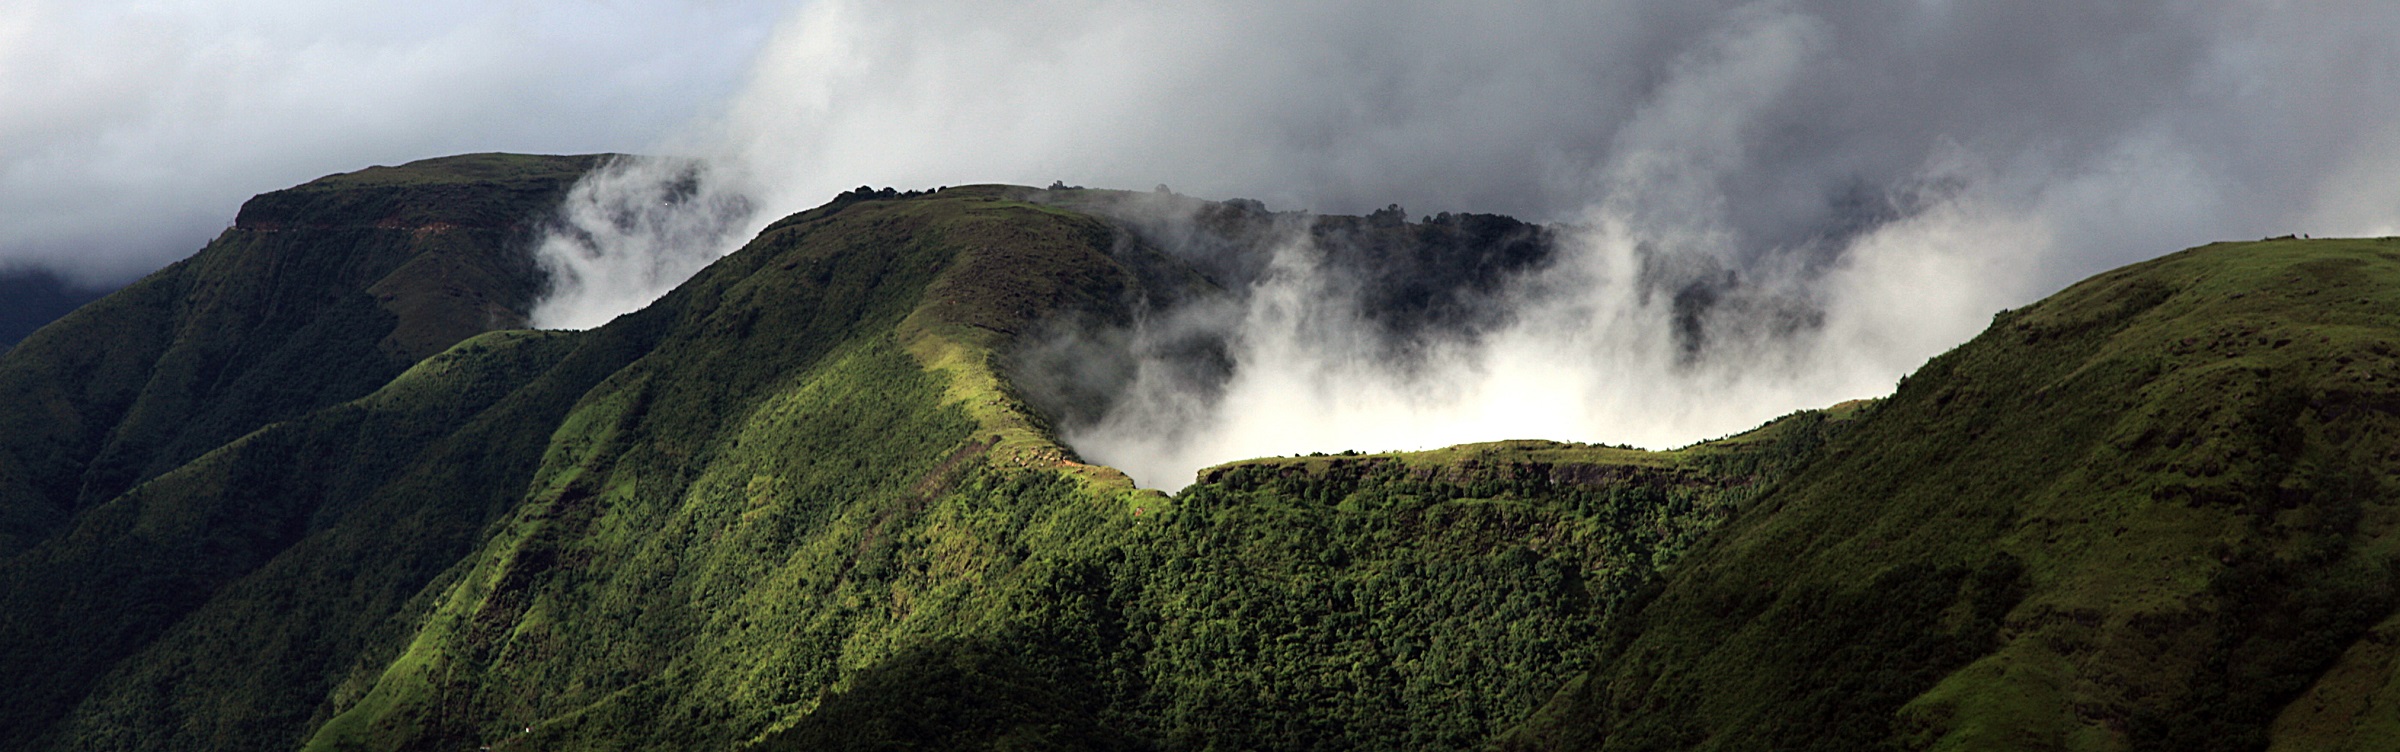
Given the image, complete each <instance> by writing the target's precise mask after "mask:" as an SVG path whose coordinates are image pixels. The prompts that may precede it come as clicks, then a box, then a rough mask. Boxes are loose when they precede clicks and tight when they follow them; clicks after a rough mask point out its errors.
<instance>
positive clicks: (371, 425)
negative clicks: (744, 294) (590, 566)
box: [0, 156, 594, 746]
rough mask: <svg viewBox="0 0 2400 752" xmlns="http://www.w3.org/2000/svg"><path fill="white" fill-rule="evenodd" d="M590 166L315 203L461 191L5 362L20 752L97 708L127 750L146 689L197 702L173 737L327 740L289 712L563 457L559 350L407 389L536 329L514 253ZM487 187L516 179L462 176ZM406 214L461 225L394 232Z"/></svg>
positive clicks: (439, 165)
mask: <svg viewBox="0 0 2400 752" xmlns="http://www.w3.org/2000/svg"><path fill="white" fill-rule="evenodd" d="M593 161H594V160H593V159H591V158H547V157H513V156H508V157H503V156H480V157H461V158H453V159H449V160H432V161H428V162H423V163H417V164H415V165H411V166H408V167H404V168H377V169H374V170H368V171H365V172H363V173H358V174H357V175H354V176H337V177H335V178H328V179H326V180H324V181H319V182H318V183H311V184H309V185H307V186H302V187H300V188H295V189H292V190H293V192H298V193H303V194H305V193H309V192H312V191H320V190H321V187H320V186H321V185H322V184H325V183H335V182H341V181H344V180H354V179H358V176H359V175H363V176H369V177H373V176H383V175H387V174H402V175H407V176H409V177H408V182H411V183H413V184H423V185H427V186H433V187H436V188H439V189H441V190H444V191H452V192H453V193H452V194H446V195H443V196H439V197H432V196H417V197H413V198H407V199H404V200H394V201H392V202H387V203H384V204H379V205H378V206H376V207H375V208H376V209H377V211H376V212H367V213H356V212H352V213H340V212H332V213H323V214H318V215H315V219H316V221H315V222H313V223H311V225H310V226H308V227H262V226H249V225H242V226H236V227H235V228H233V229H230V230H227V231H226V233H225V234H224V235H223V236H221V237H219V238H218V239H217V240H216V241H215V242H213V243H211V244H210V245H209V247H208V248H206V249H204V250H203V251H202V252H201V253H200V254H198V255H196V256H194V257H192V258H190V259H187V260H185V261H183V262H181V263H178V264H176V265H175V266H172V267H169V268H168V269H166V270H163V271H161V272H158V273H157V274H153V275H151V276H150V277H148V278H145V279H143V280H141V281H139V282H136V283H134V284H133V285H132V286H130V287H128V288H126V289H124V290H122V291H119V292H117V293H116V294H113V295H110V296H108V297H107V298H105V299H102V300H100V301H99V302H97V303H94V304H92V305H90V306H86V307H84V308H83V309H81V310H78V311H76V312H75V313H73V314H71V315H69V316H67V317H66V318H65V319H62V320H60V321H59V322H57V323H55V324H53V325H51V326H49V327H46V328H44V329H43V330H41V331H40V332H38V333H36V334H35V335H33V336H32V337H31V338H29V339H28V340H26V341H25V342H24V343H22V344H21V345H20V346H19V347H17V348H15V349H13V350H11V351H10V352H8V353H7V355H6V356H4V357H0V582H6V583H7V586H6V588H5V589H0V644H6V645H8V646H9V649H8V650H6V651H0V673H5V674H6V675H9V676H12V677H15V678H14V679H13V680H12V691H11V695H10V697H9V700H10V701H9V702H7V703H5V704H0V730H5V733H4V734H0V736H4V737H5V738H6V741H5V742H0V744H4V745H9V746H17V745H37V744H48V743H58V744H64V745H67V746H83V745H81V744H70V743H69V742H68V741H67V740H63V739H59V740H52V741H49V742H45V741H42V740H43V739H45V738H46V737H45V736H44V735H45V734H48V733H52V732H55V731H56V729H57V726H55V725H54V724H57V723H59V722H60V721H61V719H62V717H63V716H65V715H66V714H68V713H69V712H70V711H71V710H72V709H73V708H75V707H76V706H77V705H79V704H81V705H83V706H85V707H86V708H87V710H85V711H81V712H80V713H79V714H78V715H79V717H83V718H86V719H87V720H86V721H77V722H76V723H78V724H87V723H88V724H94V725H97V726H99V727H102V729H103V730H104V731H107V732H108V733H112V734H121V733H123V731H122V729H117V728H113V727H115V726H117V725H119V724H123V723H132V722H133V721H131V720H129V717H143V714H147V713H151V712H152V711H153V710H154V708H153V705H154V704H155V703H150V702H148V701H144V702H143V703H128V702H118V701H116V700H117V699H118V698H121V697H122V693H124V692H132V691H135V689H136V688H138V689H139V690H140V693H141V694H143V696H145V697H154V698H173V699H172V702H173V703H178V705H177V707H178V708H179V709H178V710H177V711H176V712H175V713H173V714H171V715H172V716H173V721H172V723H171V724H165V725H163V726H157V727H164V728H175V729H178V730H179V731H178V733H186V734H190V735H192V736H194V737H195V738H199V739H210V738H218V739H220V740H221V742H223V743H227V744H230V745H231V746H245V744H246V743H247V742H248V741H250V740H252V739H253V737H250V736H246V735H244V734H243V733H234V732H230V731H227V730H226V729H227V727H229V726H239V725H241V724H245V723H257V722H258V721H256V720H255V719H251V718H247V717H244V716H243V715H242V714H240V713H234V712H220V711H221V710H222V709H223V708H224V706H226V705H227V704H233V705H243V704H251V703H256V704H257V705H258V706H260V707H261V708H262V710H261V711H260V712H265V713H269V714H270V715H271V716H273V717H275V718H276V720H275V721H274V722H276V723H283V724H287V725H289V724H298V723H301V722H304V721H306V719H307V716H308V713H309V712H310V710H309V705H310V704H313V703H314V700H313V699H303V700H297V701H295V700H294V699H293V698H295V697H298V698H309V697H311V693H314V692H321V690H322V687H323V686H324V684H325V681H323V680H322V676H323V675H325V674H329V673H333V672H338V671H340V670H342V669H345V668H347V662H348V661H350V660H352V659H353V655H352V654H353V653H354V651H355V647H356V646H357V645H358V644H360V639H361V635H363V634H365V633H366V632H367V631H369V630H372V629H379V628H383V626H384V625H383V624H382V623H381V620H382V619H384V618H386V617H387V616H388V615H389V614H390V613H391V612H392V609H393V608H395V607H397V605H398V604H399V603H401V602H404V601H406V600H407V599H408V598H410V597H411V596H412V595H413V593H414V591H415V590H417V589H418V588H420V587H422V586H423V585H424V583H425V582H426V580H428V579H429V578H430V577H432V576H433V575H434V574H436V573H438V572H440V571H442V570H443V569H445V568H447V567H448V566H449V565H450V563H451V562H453V561H455V559H456V558H457V556H458V555H460V554H461V553H463V552H464V550H465V549H466V548H467V547H468V546H470V545H472V541H473V540H474V538H475V536H476V535H478V534H479V532H480V527H481V525H482V522H481V520H483V519H488V518H489V517H490V516H492V515H494V514H496V513H498V512H499V511H500V510H503V509H505V508H506V506H507V504H508V501H507V500H496V499H498V498H501V497H508V496H513V494H510V493H508V492H507V489H508V487H509V480H508V479H509V475H508V473H509V472H511V470H510V469H509V468H510V466H511V465H512V463H513V464H518V465H521V464H524V460H523V458H518V457H512V451H513V450H514V449H515V447H517V446H520V443H521V442H524V441H527V440H533V441H538V440H539V437H541V436H543V435H545V434H546V433H547V431H546V430H545V429H542V428H541V427H540V425H541V421H543V420H545V419H546V418H544V417H543V412H542V411H543V410H544V409H545V408H544V407H543V406H541V405H539V404H536V403H538V402H540V398H528V397H524V396H516V395H513V394H512V390H513V389H515V386H516V385H517V384H518V383H519V382H520V381H521V378H522V376H523V373H524V372H525V371H526V366H527V364H528V363H543V362H547V361H549V360H554V359H555V357H556V355H555V353H556V350H557V348H556V347H555V346H553V345H548V344H544V343H542V342H541V341H540V340H539V338H535V339H527V340H522V341H520V340H514V339H510V340H493V341H491V342H488V343H483V344H479V345H475V346H471V347H469V348H466V349H464V350H462V351H458V352H454V353H453V354H452V355H451V356H446V357H445V358H444V359H441V360H437V361H433V362H429V363H426V364H424V365H423V366H420V367H419V369H418V370H417V371H410V372H408V375H403V372H404V370H406V369H408V368H409V367H410V366H411V364H414V363H416V362H417V360H418V358H419V357H421V356H422V355H424V354H428V353H427V352H424V351H426V350H431V351H438V350H439V349H441V348H445V347H448V346H449V345H450V344H451V343H453V342H456V341H458V340H460V339H464V338H466V337H467V336H470V335H473V334H475V333H477V332H479V331H482V329H483V328H489V327H491V326H495V325H512V324H513V323H515V322H521V321H522V320H523V315H522V313H521V311H523V310H524V309H525V308H526V307H528V306H530V305H531V303H532V299H533V296H534V294H535V292H536V291H538V284H539V277H538V272H537V271H536V270H535V269H534V267H533V265H532V261H531V260H530V259H529V258H526V257H525V256H524V255H523V254H522V253H517V252H515V248H513V247H512V246H511V245H510V244H511V243H514V242H516V241H518V240H520V239H521V238H522V236H523V235H524V233H525V232H527V231H528V227H529V223H531V222H533V221H535V220H538V219H539V218H540V216H541V212H543V211H546V210H547V207H548V206H549V205H550V204H551V203H552V202H555V201H556V199H557V197H558V196H559V195H560V193H561V192H562V191H563V190H565V188H566V186H567V185H568V184H569V183H570V182H571V181H572V180H573V179H574V178H575V176H576V175H577V174H579V172H580V170H582V169H584V168H585V167H588V166H589V165H590V164H591V163H592V162H593ZM476 165H505V166H508V167H509V168H511V170H512V171H513V172H512V175H513V177H509V178H508V179H506V180H501V181H500V182H497V183H488V184H487V183H486V182H484V181H483V180H482V179H481V178H479V177H474V176H473V174H472V173H473V171H472V170H469V171H468V173H469V174H464V175H458V174H450V173H448V172H446V170H447V169H449V168H450V167H454V166H467V167H472V166H476ZM495 180H497V178H495ZM481 188H491V189H492V190H483V191H482V192H478V190H479V189H481ZM283 195H284V194H282V193H275V194H267V195H266V196H262V197H260V198H259V199H255V200H254V201H253V202H252V205H253V206H254V207H255V206H260V205H271V204H274V203H276V202H277V201H280V200H282V198H281V197H282V196H283ZM402 210H406V211H408V212H415V214H414V215H412V216H414V217H415V218H417V219H424V218H428V217H430V218H435V219H444V220H454V221H455V222H454V226H451V227H446V228H430V229H429V228H428V227H426V226H422V225H417V226H411V225H408V224H404V223H400V224H396V223H393V222H391V221H389V220H390V218H391V217H392V216H393V215H392V214H389V213H385V212H399V211H402ZM512 212H513V213H514V214H513V216H515V219H513V220H510V221H509V222H505V223H498V224H493V223H486V222H482V221H481V220H480V219H478V217H484V216H506V215H508V214H509V213H512ZM494 307H497V308H498V309H501V310H504V311H510V312H516V313H511V314H510V315H507V316H498V317H497V319H496V320H490V321H487V319H492V318H494V317H493V315H492V313H491V311H492V310H493V309H494ZM470 321H471V322H481V323H478V324H476V325H474V326H468V325H465V324H464V323H462V322H470ZM487 351H489V352H490V353H491V357H503V355H502V354H503V353H505V357H508V358H512V359H513V358H530V359H532V360H530V361H528V362H527V363H519V362H514V361H513V360H512V361H509V362H499V363H489V364H485V363H481V362H480V360H479V359H480V358H482V357H484V355H483V354H484V353H486V352H487ZM427 369H457V370H459V371H461V372H471V373H480V374H483V375H481V376H478V377H475V378H463V379H461V378H444V377H437V376H435V375H432V374H429V373H427ZM395 377H399V380H397V381H395V380H394V379H395ZM379 388H381V389H383V392H381V393H380V395H381V396H380V397H370V396H369V395H370V393H376V392H377V390H378V389H379ZM574 391H575V392H580V391H581V390H580V389H575V390H574ZM411 392H413V393H416V394H420V395H423V396H422V397H420V398H415V399H397V398H393V397H392V395H394V394H402V393H411ZM569 396H570V397H571V396H572V392H570V394H569ZM359 398H365V399H363V400H360V399H359ZM551 399H555V398H554V397H553V398H551ZM353 400H358V401H355V402H350V401H353ZM345 402H350V404H344V403H345ZM495 404H497V405H498V406H499V407H498V408H495V409H497V410H498V412H496V413H494V414H492V415H482V414H480V411H483V410H485V408H486V407H487V406H493V405H495ZM547 409H550V410H552V411H555V409H556V407H549V408H547ZM312 411H313V412H314V414H312ZM520 419H522V420H520ZM291 421H297V422H291ZM525 431H531V432H532V433H530V435H525V434H522V433H519V432H525ZM354 515H356V518H355V519H353V516H354ZM370 518H371V519H374V520H375V521H374V522H367V521H366V520H367V519H370ZM345 521H348V522H350V524H349V525H344V524H342V523H344V522H345ZM395 547H398V548H400V549H404V550H394V548H395ZM257 572H268V573H270V574H267V575H258V574H254V573H257ZM274 572H282V573H285V574H284V575H282V576H281V577H282V578H280V579H279V576H277V575H273V574H272V573H274ZM261 582H263V583H270V584H266V585H257V584H252V583H261ZM176 646H180V647H176ZM259 655H271V656H275V657H276V659H275V660H272V661H261V660H258V659H257V656H259ZM327 663H331V664H337V665H334V666H332V667H330V668H328V667H326V666H324V665H320V664H327ZM262 664H263V665H262ZM112 667H115V668H112ZM194 676H208V677H211V678H212V679H221V680H223V682H224V683H206V682H196V681H194V680H192V677H194ZM295 676H296V677H298V678H295ZM311 677H315V679H314V680H311V679H310V678H311ZM286 680H289V681H286ZM236 687H239V688H241V691H238V692H237V691H229V690H230V689H232V688H236ZM92 698H109V699H92ZM158 702H162V703H163V702H168V700H167V699H159V700H158ZM292 716H297V717H292ZM163 723H164V722H162V724H163ZM225 733H233V735H232V736H230V737H223V736H220V735H221V734H225Z"/></svg>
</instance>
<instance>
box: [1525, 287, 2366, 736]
mask: <svg viewBox="0 0 2400 752" xmlns="http://www.w3.org/2000/svg"><path fill="white" fill-rule="evenodd" d="M2396 312H2400V242H2396V241H2392V240H2382V241H2311V242H2303V241H2295V240H2283V241H2272V242H2264V243H2243V244H2220V245H2214V246H2207V247H2203V248H2197V249H2193V250H2190V251H2186V252H2183V253H2179V254H2175V255H2172V256H2168V257H2165V258H2161V259H2158V260H2155V261H2151V262H2146V263H2143V264H2138V265H2135V266H2132V267H2128V268H2125V269H2121V270H2118V271H2115V272H2110V273H2108V274H2103V275H2101V276H2099V277H2095V278H2093V279H2091V280H2089V281H2086V282H2084V283H2082V284H2079V285H2076V286H2075V287H2073V288H2070V289H2068V290H2067V291H2065V292H2062V293H2060V294H2059V295H2057V296H2055V297H2053V298H2051V299H2049V300H2047V301H2044V302H2042V303H2039V304H2036V305H2034V306H2030V307H2027V308H2025V309H2021V310H2017V311H2011V312H2007V313H2004V314H2002V315H2000V316H1999V317H1997V318H1996V319H1995V320H1994V323H1993V326H1992V328H1991V329H1990V330H1989V331H1987V332H1985V333H1984V334H1983V336H1981V337H1978V338H1977V339H1975V340H1974V341H1973V342H1970V343H1968V344H1967V345H1964V346H1962V347H1960V348H1958V349H1957V350H1955V351H1953V352H1951V353H1949V354H1946V355H1943V356H1941V357H1940V358H1937V359H1935V360H1934V361H1933V362H1931V363H1928V364H1927V365H1926V366H1925V368H1924V369H1922V370H1920V371H1918V372H1917V373H1916V374H1914V375H1912V376H1910V377H1909V378H1908V379H1907V380H1906V381H1905V382H1903V383H1902V384H1901V386H1900V388H1899V390H1898V392H1897V393H1896V394H1895V395H1893V396H1892V397H1891V398H1890V399H1889V400H1888V401H1886V402H1885V403H1884V404H1882V405H1881V406H1879V407H1878V408H1876V410H1875V414H1874V416H1873V418H1872V419H1871V420H1865V421H1861V423H1860V425H1859V427H1858V429H1857V430H1855V431H1851V432H1849V433H1847V434H1846V435H1844V436H1842V437H1839V438H1837V439H1836V440H1835V441H1834V442H1833V443H1832V444H1831V445H1830V446H1829V449H1828V451H1827V452H1826V455H1825V457H1824V458H1823V459H1822V460H1819V461H1816V462H1813V463H1810V465H1809V467H1808V468H1807V469H1805V470H1803V471H1802V472H1801V473H1800V474H1799V476H1798V477H1796V478H1795V479H1794V480H1793V481H1792V482H1791V483H1789V484H1788V485H1787V486H1786V487H1785V490H1784V491H1782V492H1779V493H1776V494H1772V495H1770V496H1768V497H1765V498H1763V499H1762V500H1761V501H1760V502H1759V503H1758V505H1757V508H1756V509H1754V510H1747V511H1745V512H1744V513H1743V514H1742V515H1740V516H1739V517H1738V518H1737V519H1736V521H1735V522H1734V523H1732V524H1731V525H1730V526H1729V527H1728V528H1726V529H1725V532H1724V534H1723V535H1721V536H1719V537H1717V538H1716V539H1714V540H1713V541H1712V542H1711V543H1710V544H1709V545H1707V546H1704V547H1703V548H1702V549H1701V550H1699V551H1697V552H1696V553H1694V554H1693V560H1695V561H1698V562H1700V563H1699V564H1697V565H1695V566H1690V567H1685V568H1682V569H1680V570H1679V571H1678V572H1677V576H1676V577H1674V578H1673V579H1672V581H1671V582H1670V583H1669V584H1668V585H1667V587H1666V588H1665V589H1664V590H1663V591H1662V592H1661V593H1660V594H1659V595H1658V597H1657V598H1656V599H1655V600H1653V601H1651V602H1650V603H1649V604H1648V605H1647V607H1646V608H1644V609H1643V611H1642V612H1641V613H1640V615H1639V616H1637V617H1635V618H1633V619H1628V620H1626V621H1623V622H1621V623H1619V624H1616V625H1614V626H1613V627H1612V633H1613V634H1612V636H1611V637H1610V638H1609V639H1608V640H1607V641H1606V643H1605V648H1604V649H1603V651H1602V657H1601V658H1600V659H1599V661H1598V668H1596V669H1595V670H1594V671H1592V672H1591V673H1590V674H1588V675H1587V676H1586V677H1585V678H1584V679H1583V680H1581V681H1580V682H1578V683H1577V684H1576V685H1575V686H1573V687H1572V688H1570V689H1569V690H1568V691H1566V692H1565V693H1563V694H1562V695H1561V696H1560V697H1559V698H1558V699H1557V700H1556V701H1555V702H1554V703H1553V704H1552V705H1551V706H1550V707H1549V708H1547V709H1546V710H1545V711H1544V712H1543V713H1542V714H1541V715H1540V716H1539V717H1538V718H1536V719H1535V720H1534V721H1533V722H1531V723H1529V724H1528V725H1527V726H1526V727H1525V728H1524V729H1522V731H1521V732H1520V734H1519V735H1518V736H1517V737H1516V742H1517V744H1518V745H1519V746H1525V747H1548V748H1604V749H1663V748H1675V749H1691V748H1700V749H1758V748H1766V747H1775V748H1782V749H1800V748H1810V749H1858V748H1861V747H1866V746H1875V745H1880V744H1885V743H1896V744H1899V745H1901V746H1904V747H1908V748H1936V749H2023V748H2043V749H2094V750H2120V749H2137V750H2138V749H2190V750H2236V749H2260V748H2265V747H2268V746H2270V745H2273V746H2276V747H2278V748H2292V749H2335V748H2354V749H2370V748H2387V747H2389V746H2390V745H2391V744H2392V743H2393V742H2394V740H2395V738H2394V737H2393V736H2391V730H2390V727H2389V726H2388V725H2386V724H2382V723H2372V722H2367V719H2369V718H2372V717H2374V714H2376V713H2390V712H2392V709H2393V706H2392V705H2390V704H2389V703H2390V700H2389V699H2388V697H2389V696H2388V695H2384V694H2378V693H2373V692H2371V691H2361V686H2360V684H2358V682H2359V681H2361V680H2362V679H2366V680H2367V681H2368V683H2369V684H2370V685H2374V684H2377V683H2380V682H2381V681H2387V680H2388V679H2381V678H2378V679H2367V677H2389V676H2391V673H2390V672H2391V670H2392V668H2393V666H2392V662H2391V656H2390V655H2389V654H2388V651H2386V650H2384V649H2382V648H2380V647H2379V643H2378V640H2379V639H2380V638H2377V637H2375V636H2373V635H2375V634H2378V633H2379V632H2378V630H2388V629H2390V627H2389V624H2390V623H2391V622H2390V621H2389V620H2390V619H2391V618H2392V617H2393V615H2394V604H2395V603H2396V601H2395V597H2396V592H2395V587H2400V580H2396V579H2395V574H2394V573H2395V572H2396V571H2400V568H2395V566H2394V565H2395V563H2396V562H2400V559H2395V556H2396V555H2400V551H2396V550H2395V548H2394V543H2395V542H2394V539H2393V537H2392V536H2391V535H2390V534H2389V531H2390V529H2391V528H2390V526H2391V524H2392V520H2393V519H2394V516H2393V512H2394V509H2393V506H2392V500H2393V499H2394V498H2395V497H2394V495H2393V490H2394V489H2393V488H2392V487H2391V484H2392V479H2393V477H2394V474H2395V472H2396V471H2400V464H2395V463H2400V443H2396V442H2395V439H2396V438H2400V433H2396V432H2400V415H2396V413H2400V411H2396V410H2395V409H2394V406H2395V405H2400V397H2396V394H2395V390H2394V387H2393V382H2392V379H2393V378H2395V376H2400V372H2395V371H2394V370H2393V369H2394V368H2395V366H2400V360H2395V355H2396V353H2395V351H2394V345H2393V342H2395V341H2396V340H2400V313H2396ZM2337 679H2339V680H2341V681H2336V680H2337Z"/></svg>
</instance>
